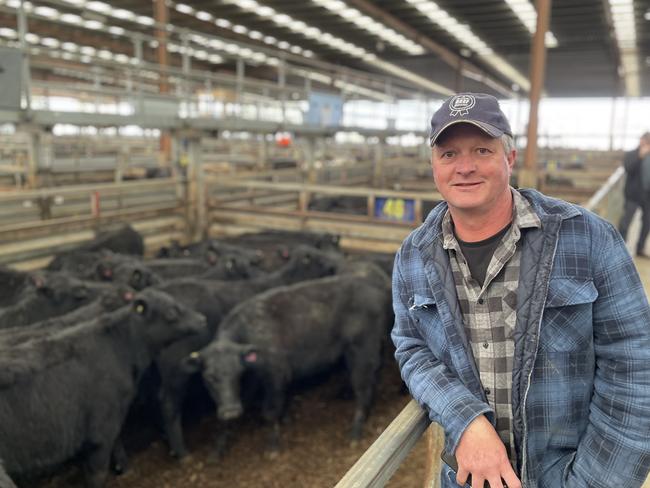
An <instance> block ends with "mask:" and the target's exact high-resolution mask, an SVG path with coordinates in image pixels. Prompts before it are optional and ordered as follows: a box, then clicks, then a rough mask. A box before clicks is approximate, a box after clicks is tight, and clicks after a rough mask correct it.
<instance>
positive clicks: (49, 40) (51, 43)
mask: <svg viewBox="0 0 650 488" xmlns="http://www.w3.org/2000/svg"><path fill="white" fill-rule="evenodd" d="M41 44H43V45H44V46H47V47H51V48H58V47H59V46H61V42H60V41H59V40H58V39H54V38H53V37H44V38H43V39H41Z"/></svg>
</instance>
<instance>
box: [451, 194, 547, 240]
mask: <svg viewBox="0 0 650 488" xmlns="http://www.w3.org/2000/svg"><path fill="white" fill-rule="evenodd" d="M510 191H511V192H512V215H513V218H512V223H513V227H515V228H517V229H528V228H531V227H538V228H539V227H541V226H542V222H541V220H540V219H539V217H538V216H537V214H536V213H535V211H534V210H533V207H532V206H531V204H530V203H529V202H528V200H526V199H525V198H524V197H522V196H521V195H520V193H519V192H518V191H517V190H515V189H514V188H512V187H511V188H510ZM517 234H519V232H517ZM442 236H443V241H442V247H443V248H444V249H456V248H457V247H458V241H457V240H456V236H455V235H454V224H453V221H452V220H451V213H450V212H449V209H447V210H446V212H445V216H444V217H443V218H442ZM517 237H518V235H517Z"/></svg>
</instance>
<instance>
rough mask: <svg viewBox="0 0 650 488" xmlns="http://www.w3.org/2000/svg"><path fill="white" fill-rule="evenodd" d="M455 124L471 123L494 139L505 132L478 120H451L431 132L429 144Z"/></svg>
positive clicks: (431, 144)
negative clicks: (434, 131)
mask: <svg viewBox="0 0 650 488" xmlns="http://www.w3.org/2000/svg"><path fill="white" fill-rule="evenodd" d="M456 124H471V125H474V126H476V127H478V128H479V129H481V130H482V131H483V132H485V133H486V134H487V135H489V136H490V137H492V138H494V139H496V138H498V137H501V136H502V135H503V134H505V132H503V131H502V130H501V129H497V128H496V127H494V126H493V125H491V124H487V123H485V122H479V121H478V120H454V121H452V122H449V123H448V124H447V125H445V126H444V127H442V128H441V129H440V130H439V131H438V132H436V133H435V134H433V135H432V136H431V137H430V138H429V145H430V146H433V145H434V144H435V143H436V141H437V140H438V137H440V134H442V133H443V132H444V131H446V130H447V129H448V128H449V127H451V126H452V125H456Z"/></svg>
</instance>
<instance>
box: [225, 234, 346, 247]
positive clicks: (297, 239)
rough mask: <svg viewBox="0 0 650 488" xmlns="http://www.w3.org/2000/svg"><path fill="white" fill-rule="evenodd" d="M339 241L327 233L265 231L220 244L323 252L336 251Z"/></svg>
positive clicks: (236, 237) (231, 238) (226, 240)
mask: <svg viewBox="0 0 650 488" xmlns="http://www.w3.org/2000/svg"><path fill="white" fill-rule="evenodd" d="M339 240H340V238H339V236H337V235H334V234H328V233H319V232H301V231H287V230H265V231H262V232H252V233H247V234H241V235H238V236H232V237H224V238H223V239H222V242H223V243H226V244H236V245H239V246H245V247H252V248H255V249H262V250H263V249H264V248H265V247H267V246H274V245H284V246H287V247H293V246H299V245H308V246H312V247H315V248H317V249H321V250H324V251H338V250H339Z"/></svg>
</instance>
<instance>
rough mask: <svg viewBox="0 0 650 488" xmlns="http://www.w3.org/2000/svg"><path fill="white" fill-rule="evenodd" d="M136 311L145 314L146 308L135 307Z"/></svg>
mask: <svg viewBox="0 0 650 488" xmlns="http://www.w3.org/2000/svg"><path fill="white" fill-rule="evenodd" d="M135 311H136V312H138V313H142V312H144V307H143V306H142V305H138V306H137V307H135Z"/></svg>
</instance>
